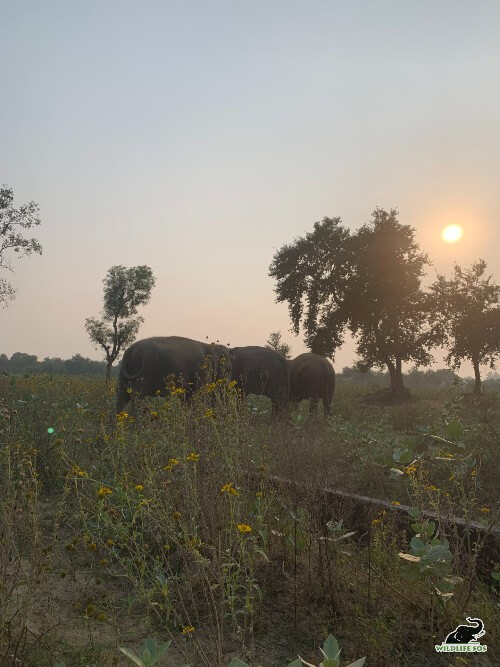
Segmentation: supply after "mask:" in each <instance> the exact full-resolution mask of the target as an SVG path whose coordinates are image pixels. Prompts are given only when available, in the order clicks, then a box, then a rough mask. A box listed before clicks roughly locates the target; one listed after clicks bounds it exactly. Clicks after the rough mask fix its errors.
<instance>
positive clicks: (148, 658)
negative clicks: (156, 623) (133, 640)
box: [119, 638, 172, 667]
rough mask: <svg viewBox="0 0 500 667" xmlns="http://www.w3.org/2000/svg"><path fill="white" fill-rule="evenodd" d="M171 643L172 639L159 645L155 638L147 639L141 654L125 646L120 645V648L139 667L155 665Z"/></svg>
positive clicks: (152, 666)
mask: <svg viewBox="0 0 500 667" xmlns="http://www.w3.org/2000/svg"><path fill="white" fill-rule="evenodd" d="M171 643H172V641H168V642H165V643H163V644H160V645H159V646H158V644H157V643H156V640H155V639H152V638H149V639H145V640H144V642H143V644H142V647H141V651H140V653H139V655H136V654H135V653H134V652H133V651H131V650H130V649H128V648H125V647H123V646H120V647H119V649H120V651H121V652H122V653H124V654H125V655H126V656H127V658H129V659H130V660H132V662H134V663H135V664H136V665H138V666H139V667H154V665H156V664H157V662H158V660H159V659H160V658H161V656H162V655H163V654H164V653H166V652H167V651H168V649H169V647H170V644H171Z"/></svg>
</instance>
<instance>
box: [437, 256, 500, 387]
mask: <svg viewBox="0 0 500 667" xmlns="http://www.w3.org/2000/svg"><path fill="white" fill-rule="evenodd" d="M485 273H486V262H485V261H484V260H482V259H480V260H479V261H477V262H474V263H473V264H472V265H471V267H470V268H467V269H462V268H460V267H459V266H458V265H457V264H455V268H454V272H453V277H452V278H451V279H450V280H447V279H446V278H445V277H444V276H442V275H438V278H437V280H436V281H435V282H434V284H433V285H432V286H431V290H430V291H431V301H432V304H433V310H432V318H433V323H434V326H435V327H436V330H437V331H438V332H439V334H440V336H441V340H442V341H443V343H444V344H445V345H446V346H447V347H448V349H449V352H448V355H447V358H446V360H447V362H448V363H449V364H450V365H451V367H452V368H453V369H458V368H460V366H461V364H462V362H463V361H464V360H466V359H468V360H469V361H471V362H472V366H473V368H474V392H475V393H479V392H480V391H481V384H482V383H481V372H480V365H481V364H489V366H490V368H495V361H496V360H497V359H498V358H499V357H500V285H497V284H495V283H494V282H493V281H492V277H491V275H489V276H487V275H485Z"/></svg>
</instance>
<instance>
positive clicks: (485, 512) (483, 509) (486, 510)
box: [481, 507, 490, 514]
mask: <svg viewBox="0 0 500 667" xmlns="http://www.w3.org/2000/svg"><path fill="white" fill-rule="evenodd" d="M489 511H490V508H489V507H481V512H482V513H483V514H488V512H489Z"/></svg>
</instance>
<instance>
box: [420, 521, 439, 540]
mask: <svg viewBox="0 0 500 667" xmlns="http://www.w3.org/2000/svg"><path fill="white" fill-rule="evenodd" d="M435 530H436V524H435V523H434V521H429V523H424V524H423V526H422V531H423V532H424V533H425V534H426V535H428V536H429V537H432V536H433V535H434V531H435Z"/></svg>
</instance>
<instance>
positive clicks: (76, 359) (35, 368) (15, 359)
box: [0, 352, 500, 390]
mask: <svg viewBox="0 0 500 667" xmlns="http://www.w3.org/2000/svg"><path fill="white" fill-rule="evenodd" d="M118 368H119V365H117V366H113V368H112V373H111V375H112V376H113V377H116V376H117V375H118ZM0 372H4V373H19V374H30V375H31V374H36V373H50V374H53V375H86V376H95V375H100V376H102V377H104V376H105V375H106V362H105V361H94V360H93V359H89V358H88V357H82V355H81V354H75V355H73V356H72V357H71V359H60V358H59V357H45V359H44V360H43V361H38V357H37V356H36V354H26V353H25V352H14V354H13V355H12V356H11V358H10V359H9V357H8V356H7V355H6V354H0ZM404 375H405V386H406V387H408V389H412V388H416V387H420V386H423V385H427V386H429V385H431V386H434V387H449V386H451V385H452V384H454V383H458V382H465V383H469V382H473V379H472V378H461V377H460V376H458V375H457V374H456V373H454V372H453V371H452V370H450V369H449V368H439V369H437V370H432V369H428V370H425V371H421V370H418V369H416V368H414V369H413V370H411V371H409V372H408V373H405V374H404ZM388 379H389V375H388V373H384V372H382V371H373V370H369V371H366V372H363V371H360V370H359V369H358V368H357V367H356V366H350V367H349V366H345V367H344V368H343V369H342V371H337V380H338V381H340V382H348V383H351V384H356V385H362V386H365V387H376V386H379V385H381V386H387V382H388ZM483 384H484V387H485V388H488V387H489V388H493V389H499V390H500V375H498V373H492V372H490V373H489V374H488V376H487V378H486V379H485V381H484V383H483Z"/></svg>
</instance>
